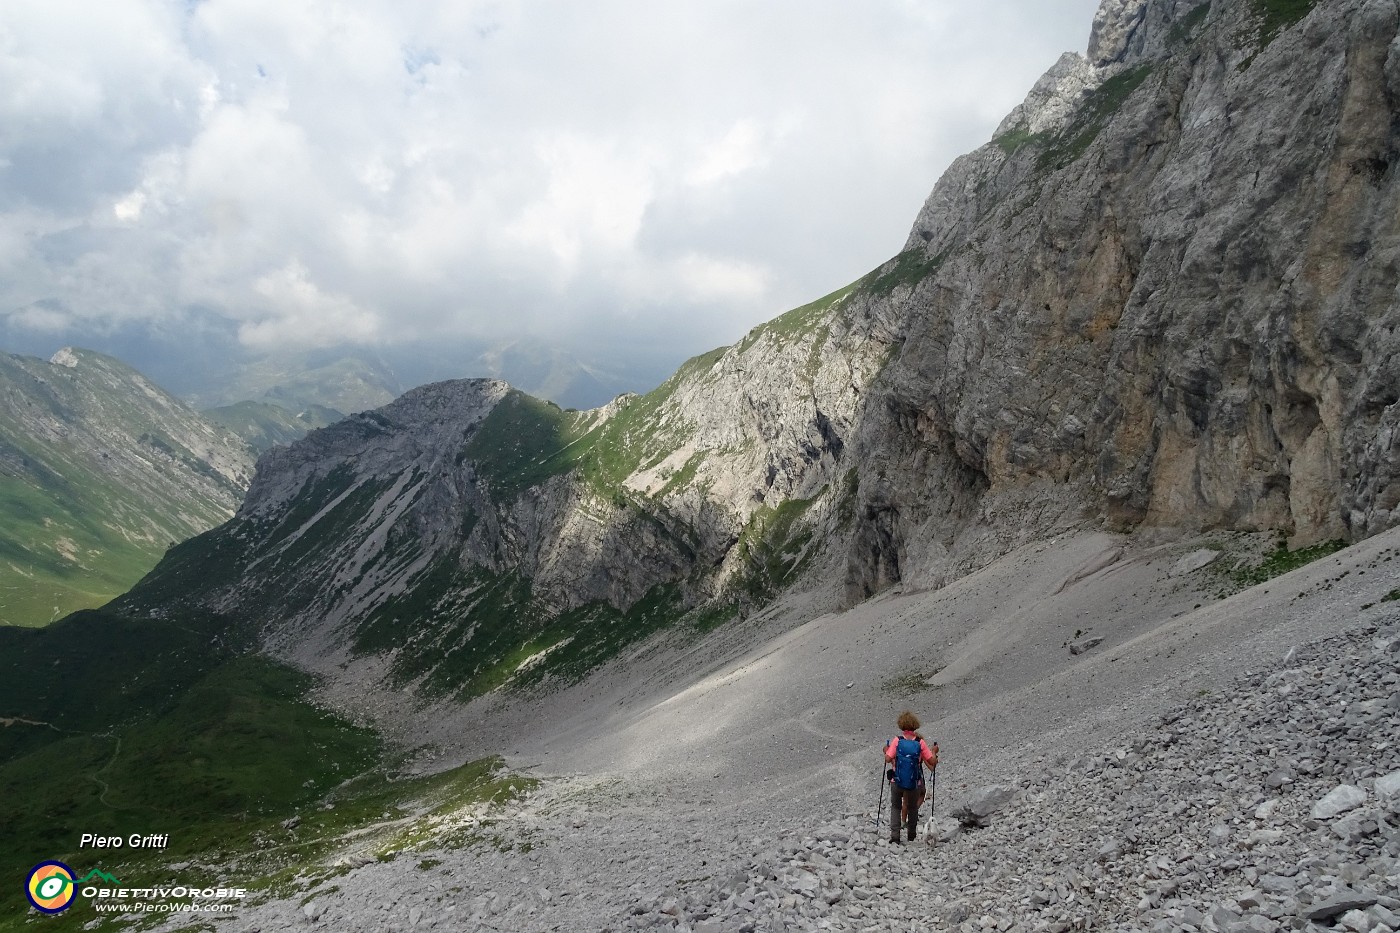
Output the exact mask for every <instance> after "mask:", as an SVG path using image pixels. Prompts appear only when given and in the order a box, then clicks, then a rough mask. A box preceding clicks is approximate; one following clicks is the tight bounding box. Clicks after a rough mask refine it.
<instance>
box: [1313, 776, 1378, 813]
mask: <svg viewBox="0 0 1400 933" xmlns="http://www.w3.org/2000/svg"><path fill="white" fill-rule="evenodd" d="M1365 802H1366V792H1365V791H1364V790H1362V789H1361V788H1359V787H1353V786H1352V785H1350V784H1343V785H1341V786H1340V787H1338V788H1336V789H1334V790H1333V791H1332V792H1331V793H1329V794H1328V795H1327V796H1326V797H1323V798H1322V799H1321V800H1319V801H1318V802H1317V803H1315V804H1313V808H1312V818H1313V819H1315V820H1330V819H1332V818H1334V817H1337V816H1340V815H1341V814H1343V813H1345V812H1347V811H1348V810H1354V809H1356V808H1357V807H1359V806H1361V805H1362V804H1363V803H1365Z"/></svg>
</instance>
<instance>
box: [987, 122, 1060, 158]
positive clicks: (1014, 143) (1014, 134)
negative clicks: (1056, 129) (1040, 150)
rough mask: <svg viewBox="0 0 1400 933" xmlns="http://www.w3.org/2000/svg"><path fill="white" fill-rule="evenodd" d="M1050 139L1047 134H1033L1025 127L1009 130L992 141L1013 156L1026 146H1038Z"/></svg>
mask: <svg viewBox="0 0 1400 933" xmlns="http://www.w3.org/2000/svg"><path fill="white" fill-rule="evenodd" d="M1047 139H1049V137H1048V136H1047V135H1046V134H1045V133H1032V132H1031V131H1030V130H1029V129H1027V128H1026V127H1025V126H1024V125H1022V126H1017V127H1015V128H1014V129H1010V130H1007V131H1006V132H1005V133H1002V134H1001V135H1000V136H997V137H996V138H994V139H993V140H992V142H994V143H996V144H997V146H998V147H999V148H1000V149H1001V151H1002V152H1004V153H1006V154H1007V155H1008V156H1013V155H1015V154H1016V153H1018V152H1020V151H1021V150H1022V149H1024V148H1025V147H1026V146H1038V145H1040V144H1041V143H1042V142H1045V141H1046V140H1047Z"/></svg>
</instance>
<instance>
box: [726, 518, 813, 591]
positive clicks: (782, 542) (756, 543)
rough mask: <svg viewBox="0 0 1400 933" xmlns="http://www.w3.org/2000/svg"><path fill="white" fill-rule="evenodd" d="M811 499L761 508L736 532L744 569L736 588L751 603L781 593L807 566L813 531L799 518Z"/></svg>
mask: <svg viewBox="0 0 1400 933" xmlns="http://www.w3.org/2000/svg"><path fill="white" fill-rule="evenodd" d="M815 501H816V500H814V499H789V500H787V501H786V502H784V503H782V504H781V505H779V506H778V507H777V508H767V507H764V508H761V509H759V510H758V511H757V512H755V513H754V515H753V517H752V518H751V519H749V523H748V525H747V526H746V527H745V528H744V530H743V532H742V533H741V534H740V535H739V543H738V544H737V545H736V547H738V548H739V554H740V556H741V557H743V559H744V570H743V571H742V572H741V574H740V576H739V587H740V588H741V590H742V591H743V592H744V593H745V595H746V596H747V597H748V598H749V600H750V601H752V602H765V601H767V600H769V599H772V598H773V597H774V596H776V595H777V594H778V593H780V592H781V591H782V590H783V588H784V587H786V586H787V585H788V584H789V583H791V582H792V581H793V580H794V579H795V578H796V577H797V575H798V574H799V573H800V572H801V571H802V569H803V567H804V566H806V561H807V558H808V556H809V555H810V554H811V548H810V547H809V545H810V544H811V543H812V532H811V531H810V530H808V529H806V528H805V527H803V526H802V525H801V522H800V520H801V518H802V516H803V515H805V514H806V512H807V510H808V509H809V508H811V506H812V503H813V502H815Z"/></svg>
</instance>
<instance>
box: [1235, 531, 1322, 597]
mask: <svg viewBox="0 0 1400 933" xmlns="http://www.w3.org/2000/svg"><path fill="white" fill-rule="evenodd" d="M1344 547H1346V542H1345V541H1324V542H1322V543H1321V544H1314V545H1313V546H1312V547H1305V548H1300V549H1298V550H1296V551H1290V550H1289V549H1288V545H1287V544H1285V543H1284V542H1283V541H1279V543H1278V546H1277V547H1275V548H1274V549H1273V550H1272V551H1269V552H1268V553H1267V554H1265V555H1264V559H1263V560H1262V561H1260V562H1259V563H1257V564H1255V565H1254V566H1251V567H1244V568H1239V569H1236V570H1233V571H1231V572H1230V576H1231V578H1232V579H1233V580H1234V582H1235V583H1237V584H1238V585H1239V586H1241V587H1249V586H1255V585H1257V584H1259V583H1263V582H1264V581H1266V580H1272V579H1273V578H1274V577H1278V576H1282V575H1283V574H1285V573H1288V572H1289V571H1290V570H1297V569H1298V568H1299V567H1302V566H1304V565H1305V564H1310V563H1312V562H1313V561H1315V560H1319V559H1320V558H1323V557H1326V556H1327V555H1329V554H1335V553H1337V552H1338V551H1340V550H1341V549H1342V548H1344Z"/></svg>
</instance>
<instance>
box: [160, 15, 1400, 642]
mask: <svg viewBox="0 0 1400 933" xmlns="http://www.w3.org/2000/svg"><path fill="white" fill-rule="evenodd" d="M1280 10H1284V8H1283V7H1281V6H1280V5H1279V4H1277V3H1273V2H1271V0H1217V2H1215V3H1213V4H1202V3H1197V2H1191V0H1104V3H1103V6H1102V8H1101V10H1100V13H1099V15H1098V17H1097V18H1096V20H1095V23H1094V29H1093V37H1092V40H1091V47H1090V50H1089V51H1090V53H1089V55H1088V56H1087V57H1085V56H1079V55H1067V56H1065V57H1063V58H1062V59H1061V60H1060V61H1059V62H1057V63H1056V64H1055V66H1054V67H1053V68H1052V69H1051V70H1050V71H1049V72H1048V73H1047V74H1046V76H1045V77H1044V78H1043V79H1042V80H1041V81H1040V82H1038V83H1037V85H1036V86H1035V88H1034V89H1033V90H1032V91H1031V92H1030V94H1029V96H1028V97H1027V99H1026V101H1025V103H1023V104H1022V105H1020V106H1019V107H1018V108H1016V110H1015V111H1013V112H1012V114H1011V115H1010V116H1009V117H1008V118H1007V120H1006V121H1005V122H1004V123H1003V124H1002V126H1001V127H1000V129H999V130H998V133H997V137H996V138H995V139H993V141H992V142H990V143H988V144H987V145H986V146H984V147H983V148H981V149H980V150H978V151H976V152H974V153H971V154H970V155H967V156H964V157H963V158H961V159H959V160H958V161H957V162H956V163H955V164H954V165H953V166H952V167H951V168H950V169H949V171H948V172H947V173H946V174H945V176H944V177H943V178H942V179H941V180H940V181H939V183H938V185H937V186H936V187H935V188H934V190H933V192H932V194H931V195H930V196H929V198H928V201H927V203H926V204H925V205H924V207H923V209H922V211H920V213H919V215H918V217H917V219H916V221H915V224H914V227H913V230H912V231H911V234H910V237H909V240H908V243H907V245H906V248H905V250H904V251H903V252H902V253H901V254H900V255H899V256H898V257H896V258H895V259H893V260H891V261H890V262H889V263H886V264H885V265H884V266H882V267H881V268H879V269H877V270H875V271H873V272H872V273H871V274H870V275H868V276H866V277H864V278H863V279H861V280H860V281H859V282H856V283H853V284H852V285H851V286H850V287H848V288H846V289H842V290H841V291H840V292H838V293H835V294H833V295H830V296H827V297H826V298H824V299H821V300H819V301H817V302H814V303H813V304H811V305H809V306H806V307H804V308H799V309H797V310H795V311H792V312H789V313H788V314H785V315H783V316H781V317H779V318H777V319H775V320H774V321H772V322H770V323H769V324H766V325H763V326H762V327H758V328H755V329H754V330H753V331H752V332H751V333H750V334H749V335H747V336H746V337H745V338H744V340H742V341H741V342H740V343H738V344H736V345H735V346H733V347H729V348H722V349H720V350H716V351H712V352H710V353H707V354H704V355H702V356H699V357H696V358H695V359H694V360H692V361H690V362H688V363H687V364H686V365H685V366H684V367H682V369H681V370H680V371H678V372H677V373H676V375H675V376H673V377H672V378H671V379H670V380H668V381H667V382H666V383H665V384H664V385H663V386H662V387H660V388H659V389H657V390H656V391H655V392H653V393H650V394H648V395H647V396H644V397H636V396H624V397H620V398H619V399H617V400H616V401H615V402H613V403H611V404H610V405H608V406H605V407H604V408H602V409H598V410H596V411H591V412H571V411H563V410H560V409H558V408H557V407H554V406H550V405H548V404H547V403H543V402H538V401H536V400H532V399H529V398H528V397H526V396H522V395H521V394H520V393H516V392H513V391H511V390H509V387H507V386H505V385H504V384H503V383H499V382H493V381H475V382H460V383H442V384H438V385H436V386H428V387H424V388H422V389H418V390H415V391H414V392H412V393H409V394H408V395H406V396H404V397H403V398H402V399H400V400H399V401H397V402H395V403H394V404H392V405H390V406H386V407H385V408H384V409H381V410H379V411H378V412H372V413H368V414H365V415H360V416H356V417H355V418H352V419H347V420H346V421H345V422H342V423H340V424H338V425H335V426H332V427H330V428H327V429H325V430H323V431H319V432H314V433H313V434H312V435H311V436H309V437H308V438H307V439H305V440H304V441H301V442H299V443H297V444H294V445H292V446H291V447H290V448H287V449H285V450H279V451H275V452H274V453H272V454H270V455H268V456H267V457H265V458H264V459H263V460H262V461H261V463H260V466H259V472H258V477H257V480H256V481H255V483H254V485H253V488H252V490H251V491H250V493H249V496H248V500H247V502H246V503H245V505H244V508H243V509H242V510H241V511H240V513H239V516H238V518H237V519H235V521H234V522H233V523H232V524H231V525H230V526H228V528H227V529H225V531H223V532H221V533H219V534H218V535H215V536H213V537H212V538H211V539H209V540H208V541H206V542H205V543H204V544H202V545H199V547H204V548H206V549H207V553H205V554H204V556H203V557H201V558H199V560H195V557H196V556H197V555H195V552H194V551H190V552H187V553H186V554H184V555H182V556H181V558H180V560H181V561H184V564H183V565H181V566H184V567H185V568H186V569H185V570H184V571H181V572H184V573H186V574H193V573H195V571H194V570H192V569H190V568H192V567H194V566H195V565H198V566H201V567H206V568H208V567H217V568H219V570H218V574H215V575H211V574H210V573H208V572H207V571H206V570H200V571H198V572H199V573H200V574H203V575H204V576H205V577H206V578H207V579H206V580H205V581H204V583H203V585H202V587H197V588H195V590H194V591H193V597H192V598H194V599H195V601H197V602H202V603H204V604H206V605H217V606H220V607H222V608H226V609H229V608H232V609H239V608H240V607H241V608H242V609H243V610H244V611H248V612H257V613H275V614H276V616H277V617H279V618H281V619H282V620H283V621H282V623H280V625H281V630H282V631H283V632H284V633H286V632H296V631H302V632H303V635H298V636H296V637H297V638H301V637H307V638H310V637H311V636H309V635H305V632H306V630H307V629H308V628H311V629H315V630H316V631H317V632H319V635H317V636H315V637H316V638H317V639H320V640H321V641H322V642H330V641H335V640H336V639H340V641H341V642H343V641H344V640H345V638H347V637H349V636H348V635H346V633H353V632H359V633H360V634H358V635H356V636H355V637H357V638H361V639H362V640H363V637H364V636H363V623H364V622H365V620H366V619H372V618H378V616H385V619H380V622H376V623H375V624H376V625H379V624H381V623H382V624H383V625H390V624H392V625H404V626H412V625H417V626H419V627H432V626H434V625H438V624H439V623H440V622H441V623H442V624H447V623H446V622H442V620H456V621H454V622H452V624H464V625H465V626H466V627H465V629H464V630H463V633H462V634H461V635H460V638H458V640H457V641H456V642H454V644H455V645H456V647H452V646H444V645H439V646H437V647H434V648H433V651H434V652H437V654H444V653H446V654H450V653H451V651H457V650H462V651H467V650H468V649H469V648H470V643H471V639H472V638H479V637H483V636H482V635H481V632H480V631H479V630H478V627H477V626H476V624H475V622H471V621H470V620H472V619H474V618H476V617H477V616H474V615H473V613H476V612H478V609H476V608H473V607H477V606H479V604H480V601H481V600H484V599H487V597H486V596H482V595H481V594H482V593H484V592H486V593H497V592H498V591H502V592H503V591H504V590H506V589H510V588H511V587H514V586H515V585H516V583H517V582H519V581H528V590H529V597H528V600H526V599H524V597H522V598H521V599H522V601H519V602H518V603H516V602H510V601H509V600H505V599H504V597H502V598H501V600H498V603H499V606H508V607H514V608H507V609H500V611H501V612H504V613H505V614H506V615H507V616H510V617H511V618H514V617H516V616H519V617H520V618H525V617H530V618H532V619H539V618H545V619H547V618H552V617H554V616H555V615H557V614H559V613H568V612H572V611H574V610H577V609H580V608H581V607H586V606H589V605H593V604H606V605H609V606H612V607H614V608H616V609H618V610H629V607H632V606H633V605H635V604H637V603H639V602H644V601H645V600H646V599H647V598H649V597H650V598H660V597H658V596H657V593H658V588H659V587H666V588H671V589H670V590H668V591H667V595H666V599H668V600H673V601H674V603H675V606H674V607H673V608H675V609H676V610H677V611H683V610H688V609H691V608H693V607H695V606H697V605H710V606H728V607H730V608H731V609H732V610H734V611H743V609H744V608H745V607H748V606H752V605H756V604H759V603H762V602H764V601H765V600H767V599H769V598H771V597H772V596H773V595H774V594H775V593H777V592H780V591H782V590H783V589H786V588H789V587H792V586H794V585H799V581H801V582H800V585H809V586H817V587H821V588H824V589H825V591H826V593H827V595H828V596H830V597H832V598H844V599H847V600H857V599H862V598H865V597H868V596H871V595H873V594H876V593H879V592H881V591H882V590H884V589H886V588H888V587H890V586H892V585H895V584H897V583H903V584H907V585H913V586H916V587H935V586H939V585H942V584H944V583H946V582H948V581H949V580H951V579H954V578H956V577H958V576H960V575H962V574H965V573H966V572H968V571H969V570H972V569H974V568H976V567H979V566H983V565H985V564H986V563H987V562H988V561H990V560H991V559H993V558H995V557H996V556H997V555H999V554H1002V553H1005V552H1006V551H1007V550H1009V549H1010V548H1012V547H1014V546H1017V545H1019V544H1022V543H1025V542H1027V541H1030V540H1035V539H1037V538H1040V537H1044V536H1047V535H1049V534H1051V533H1053V532H1054V531H1055V530H1057V529H1060V528H1063V527H1067V526H1072V525H1079V524H1081V523H1083V522H1085V521H1089V522H1091V523H1094V524H1100V525H1107V526H1108V527H1110V528H1115V529H1127V528H1132V527H1136V526H1139V525H1153V526H1158V525H1160V526H1174V527H1186V528H1193V529H1207V528H1225V529H1238V530H1263V529H1278V530H1282V531H1284V532H1286V533H1287V534H1288V535H1289V536H1290V537H1291V540H1292V543H1293V544H1295V545H1302V544H1308V543H1312V542H1316V541H1320V540H1325V539H1331V538H1338V537H1342V538H1357V537H1361V536H1364V535H1368V534H1373V533H1375V532H1377V531H1380V530H1382V529H1384V528H1387V527H1389V526H1390V525H1392V524H1394V523H1395V522H1396V520H1397V519H1396V517H1395V509H1396V506H1397V503H1400V450H1397V447H1396V433H1397V423H1398V422H1400V405H1397V400H1398V399H1400V363H1398V362H1396V361H1397V359H1400V354H1397V352H1396V351H1397V350H1400V346H1397V341H1400V338H1397V337H1396V335H1395V326H1396V324H1397V323H1400V303H1397V293H1396V289H1397V282H1400V230H1397V224H1400V203H1397V190H1398V189H1397V183H1396V168H1395V165H1396V162H1397V156H1398V155H1400V154H1398V153H1397V144H1398V143H1400V133H1397V126H1400V122H1398V121H1397V114H1400V40H1397V31H1400V5H1397V4H1396V3H1395V2H1394V0H1320V2H1318V3H1316V4H1314V5H1313V6H1312V7H1311V9H1310V10H1309V11H1304V10H1302V9H1301V8H1300V7H1299V6H1298V5H1289V6H1288V7H1287V10H1291V11H1292V13H1294V14H1296V13H1304V12H1305V13H1306V15H1303V16H1301V17H1297V16H1292V14H1289V13H1288V12H1287V11H1284V12H1280ZM1290 17H1291V18H1290ZM196 550H197V548H196ZM211 555H217V556H218V560H216V561H214V562H213V563H210V560H211V559H212V558H211ZM201 560H202V561H204V563H202V564H200V563H199V561H201ZM191 561H193V563H191ZM177 565H180V563H179V562H178V561H177V562H174V563H172V565H171V566H172V568H176V567H177ZM454 574H455V576H454ZM482 574H486V575H489V577H490V580H486V578H485V577H483V576H482ZM160 576H161V575H160V574H157V579H156V580H155V585H154V586H149V587H147V588H145V590H144V591H139V592H138V594H137V597H136V598H135V600H134V602H133V604H141V605H147V604H151V603H158V602H160V600H161V599H162V598H164V597H162V596H161V594H162V593H168V592H170V591H171V588H172V587H171V584H172V583H173V582H174V581H175V580H176V576H177V575H175V570H171V571H170V573H167V574H166V576H165V579H164V582H162V580H161V579H160ZM219 580H222V581H224V582H222V583H221V582H218V581H219ZM492 587H496V589H494V590H493V589H491V588H492ZM434 588H436V589H434ZM181 592H182V593H188V592H190V591H189V590H188V589H181ZM511 592H514V590H511ZM297 594H299V595H297ZM432 594H437V596H441V597H442V598H437V596H435V597H434V598H433V599H432V600H428V601H427V602H428V603H431V605H428V604H426V603H425V601H424V600H425V596H426V595H432ZM444 594H448V595H450V594H456V595H455V596H452V598H450V599H449V598H447V595H444ZM293 596H295V598H293ZM181 598H188V597H185V596H182V597H181ZM490 598H491V599H496V597H495V596H491V597H490ZM454 600H455V602H454ZM492 605H497V603H493V604H492ZM499 606H498V608H499ZM522 607H523V608H522ZM391 610H392V611H391ZM511 613H514V614H515V615H514V616H511V615H510V614H511ZM376 614H378V615H376ZM386 619H387V621H386ZM463 619H465V620H468V622H466V623H462V622H461V620H463ZM570 631H571V632H572V634H569V635H568V638H570V639H576V638H581V637H582V635H580V634H579V633H578V632H575V631H573V630H570ZM336 633H339V634H336ZM556 635H558V633H556ZM332 636H334V637H332ZM456 637H457V636H454V638H456ZM491 637H493V638H494V637H496V636H494V635H492V636H491ZM543 637H544V636H541V638H543ZM559 637H560V638H561V639H562V637H563V636H562V635H561V636H559ZM378 644H379V645H380V647H381V649H382V648H384V646H385V644H387V643H386V642H383V641H380V642H378ZM500 644H502V645H503V644H504V642H500ZM539 644H540V643H539V642H538V640H537V641H536V642H531V643H530V644H529V645H516V646H514V647H512V648H511V651H515V650H516V649H519V651H528V652H536V653H538V651H539V650H540V648H539ZM550 644H560V645H563V644H566V641H564V640H551V641H550ZM463 646H467V647H463ZM400 647H412V646H411V645H407V644H405V645H401V646H400ZM577 647H578V646H577V645H575V648H577ZM470 650H471V651H475V650H476V649H475V648H470ZM610 650H611V649H610ZM501 651H502V652H504V653H502V654H501V657H500V659H499V661H500V663H501V664H512V663H515V661H513V660H511V659H512V658H514V657H515V655H512V654H510V653H509V652H505V651H504V648H502V649H501ZM436 656H437V655H434V657H436ZM523 656H524V655H521V657H523ZM590 657H593V656H592V655H590ZM433 663H436V662H433Z"/></svg>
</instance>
